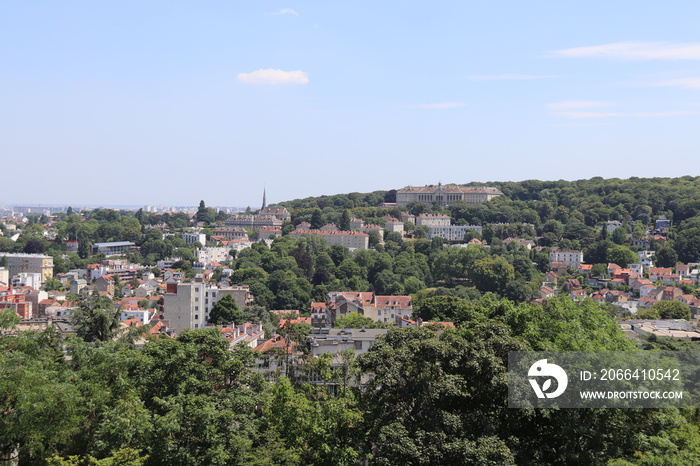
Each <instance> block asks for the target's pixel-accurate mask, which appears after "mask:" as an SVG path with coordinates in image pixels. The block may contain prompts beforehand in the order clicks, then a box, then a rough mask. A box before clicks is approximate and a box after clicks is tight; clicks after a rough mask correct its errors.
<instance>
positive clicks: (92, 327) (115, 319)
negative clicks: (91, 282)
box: [71, 296, 119, 342]
mask: <svg viewBox="0 0 700 466" xmlns="http://www.w3.org/2000/svg"><path fill="white" fill-rule="evenodd" d="M71 322H72V323H73V328H75V331H76V333H77V334H78V336H79V337H81V338H82V339H83V340H85V341H87V342H96V341H108V340H111V339H112V338H113V337H115V336H116V333H117V330H118V329H119V311H118V310H117V309H115V308H114V306H113V305H112V301H111V300H110V299H109V298H107V297H106V296H89V297H86V298H85V299H83V300H82V301H81V302H80V305H79V307H78V308H77V309H75V310H73V311H72V314H71Z"/></svg>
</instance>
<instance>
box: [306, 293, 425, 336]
mask: <svg viewBox="0 0 700 466" xmlns="http://www.w3.org/2000/svg"><path fill="white" fill-rule="evenodd" d="M352 312H356V313H358V314H360V315H362V316H364V317H368V318H370V319H372V320H373V321H375V322H394V320H395V318H396V316H397V315H398V316H406V317H410V316H411V314H413V305H412V302H411V297H410V296H378V295H375V294H374V293H373V292H354V291H345V292H341V291H331V292H329V293H328V302H326V303H325V305H324V304H323V303H313V304H312V305H311V320H312V325H313V326H314V327H322V326H333V325H334V323H335V321H336V320H337V319H338V318H340V317H342V316H345V315H348V314H350V313H352Z"/></svg>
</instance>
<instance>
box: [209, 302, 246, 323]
mask: <svg viewBox="0 0 700 466" xmlns="http://www.w3.org/2000/svg"><path fill="white" fill-rule="evenodd" d="M244 319H245V315H244V314H243V312H242V311H241V309H240V308H239V307H238V305H237V304H236V300H235V299H233V296H232V295H230V294H227V295H224V296H222V297H221V298H219V299H217V300H216V302H215V303H214V305H213V306H212V308H211V312H209V319H207V321H208V322H209V323H211V324H214V325H218V324H224V323H226V324H229V323H232V322H236V323H239V324H241V323H243V321H244Z"/></svg>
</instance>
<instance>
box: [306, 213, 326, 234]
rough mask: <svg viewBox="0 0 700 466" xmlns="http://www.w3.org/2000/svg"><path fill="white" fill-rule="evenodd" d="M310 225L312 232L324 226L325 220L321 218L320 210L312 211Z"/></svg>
mask: <svg viewBox="0 0 700 466" xmlns="http://www.w3.org/2000/svg"><path fill="white" fill-rule="evenodd" d="M310 223H311V229H312V230H318V229H319V228H321V227H322V226H323V225H325V219H324V218H323V213H322V212H321V209H314V211H313V213H312V214H311V222H310Z"/></svg>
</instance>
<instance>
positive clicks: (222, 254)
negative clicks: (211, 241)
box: [195, 246, 231, 264]
mask: <svg viewBox="0 0 700 466" xmlns="http://www.w3.org/2000/svg"><path fill="white" fill-rule="evenodd" d="M229 252H231V248H230V247H228V246H215V247H204V248H201V249H197V250H196V252H195V254H196V256H197V261H198V262H203V263H204V264H210V263H212V262H219V263H221V262H226V261H228V260H229V259H231V256H230V255H229Z"/></svg>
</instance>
